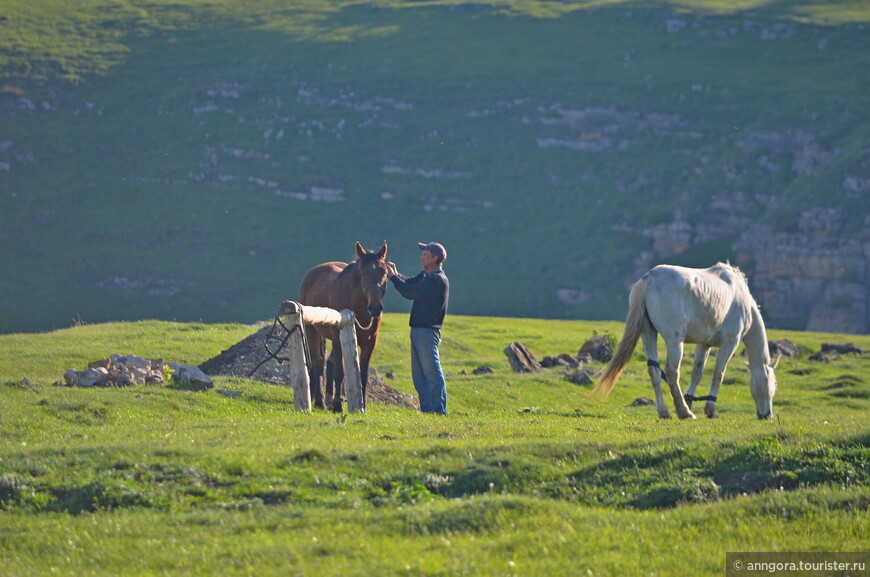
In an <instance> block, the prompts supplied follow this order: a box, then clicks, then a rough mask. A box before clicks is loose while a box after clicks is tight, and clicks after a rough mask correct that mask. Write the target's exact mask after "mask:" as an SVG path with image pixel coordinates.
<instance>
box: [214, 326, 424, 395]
mask: <svg viewBox="0 0 870 577" xmlns="http://www.w3.org/2000/svg"><path fill="white" fill-rule="evenodd" d="M276 330H277V331H279V332H278V333H276V334H275V335H272V325H266V326H264V327H263V328H261V329H259V330H258V331H257V332H255V333H254V334H252V335H250V336H248V337H246V338H244V339H243V340H241V341H239V342H238V343H236V344H235V345H233V346H231V347H230V348H228V349H227V350H225V351H223V352H222V353H221V354H219V355H217V356H216V357H213V358H211V359H209V360H207V361H205V362H204V363H202V364H201V365H199V368H200V370H202V372H204V373H205V374H207V375H210V376H232V377H243V378H247V379H255V380H258V381H264V382H267V383H274V384H279V385H284V386H290V365H289V364H288V363H287V362H279V360H278V359H275V358H273V357H272V356H271V355H270V354H269V351H268V350H267V349H266V345H267V344H268V346H269V349H271V350H272V351H273V352H275V353H277V355H278V357H279V358H280V357H286V355H287V353H286V351H282V350H280V344H281V339H282V338H283V337H284V335H285V334H286V333H285V331H283V329H281V328H280V327H277V329H276ZM267 339H268V341H267ZM367 388H368V391H367V393H368V400H369V401H372V402H375V403H381V404H383V405H398V406H400V407H408V408H409V409H418V410H419V408H420V405H419V401H418V400H417V399H416V398H415V397H412V396H411V395H406V394H404V393H403V392H402V391H400V390H398V389H395V388H393V387H391V386H390V385H388V384H386V383H385V382H384V379H383V378H382V377H381V376H379V375H377V374H370V375H369V383H368V387H367Z"/></svg>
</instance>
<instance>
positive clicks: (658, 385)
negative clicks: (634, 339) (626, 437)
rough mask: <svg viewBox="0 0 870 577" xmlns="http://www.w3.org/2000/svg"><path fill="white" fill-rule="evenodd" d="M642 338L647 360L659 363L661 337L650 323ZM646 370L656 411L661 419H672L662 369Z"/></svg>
mask: <svg viewBox="0 0 870 577" xmlns="http://www.w3.org/2000/svg"><path fill="white" fill-rule="evenodd" d="M640 337H641V340H642V341H643V352H644V354H645V355H646V360H647V361H653V362H656V363H658V361H659V351H658V337H659V335H658V333H657V332H656V330H655V329H654V328H653V327H652V325H651V324H650V323H648V322H645V323H644V326H643V331H642V332H641V333H640ZM646 370H647V372H648V373H649V379H650V381H651V382H652V387H653V392H654V393H655V395H656V411H657V412H658V414H659V418H660V419H670V418H671V413H670V411H668V406H667V405H666V404H665V398H664V396H663V395H662V375H663V374H664V373H663V372H662V369H661V368H659V367H655V366H650V365H649V364H647V367H646Z"/></svg>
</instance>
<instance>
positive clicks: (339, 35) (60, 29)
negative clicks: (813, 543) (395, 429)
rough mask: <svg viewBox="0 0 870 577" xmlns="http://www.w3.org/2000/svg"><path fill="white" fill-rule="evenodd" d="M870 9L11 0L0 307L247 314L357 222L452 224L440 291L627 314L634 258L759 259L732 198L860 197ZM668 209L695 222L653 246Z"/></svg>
mask: <svg viewBox="0 0 870 577" xmlns="http://www.w3.org/2000/svg"><path fill="white" fill-rule="evenodd" d="M868 22H870V4H868V3H867V2H834V3H830V2H826V3H822V2H818V1H808V0H789V1H777V2H767V1H746V2H724V1H718V0H717V1H712V0H681V1H674V2H626V1H616V0H607V1H576V2H572V1H566V2H559V1H554V2H543V1H526V0H506V1H499V2H491V3H486V2H484V3H480V2H473V3H471V2H464V1H454V0H450V1H431V2H418V1H398V0H396V1H379V2H369V1H366V2H355V1H338V0H329V1H328V0H306V1H301V0H300V1H293V2H284V1H280V2H279V1H277V0H263V1H258V2H241V1H240V0H217V1H211V2H207V3H203V2H198V1H194V0H178V1H176V0H173V1H169V0H153V1H152V0H149V1H144V0H130V1H125V2H116V1H112V0H75V1H66V0H63V1H61V0H51V1H49V0H43V1H40V2H37V3H34V2H26V1H24V0H4V2H3V3H2V6H0V118H2V129H0V225H2V226H0V269H2V270H3V271H4V273H5V274H3V275H2V276H0V294H2V295H3V298H2V299H0V332H16V331H33V330H50V329H53V328H60V327H64V326H67V325H68V324H69V323H70V322H71V320H72V319H82V320H84V321H87V322H106V321H118V320H138V319H143V318H159V319H163V320H179V321H193V322H195V321H199V320H203V321H206V322H253V321H255V320H257V319H261V318H265V317H268V316H269V315H270V314H271V313H272V310H271V308H272V307H273V306H274V303H275V302H280V301H281V300H282V299H283V298H290V297H293V296H295V292H296V288H297V286H298V283H299V281H300V279H301V278H302V276H303V275H304V273H305V271H306V270H308V269H309V268H310V267H312V266H314V265H316V264H318V263H320V262H325V261H329V260H346V259H349V258H351V257H352V255H353V246H354V242H355V241H357V240H359V241H361V242H362V243H363V244H365V245H366V246H372V247H373V246H380V243H381V242H382V241H383V240H385V239H386V240H387V241H388V242H389V244H390V247H391V255H393V257H394V258H395V260H396V262H397V263H399V265H400V268H402V269H405V270H407V269H410V268H411V267H415V266H416V259H417V252H416V250H417V249H416V245H415V242H416V241H418V240H430V239H437V240H439V241H441V242H443V243H444V244H445V245H446V246H447V247H448V248H449V249H450V254H451V257H450V262H449V263H448V266H449V270H450V272H451V275H452V277H451V278H454V279H455V282H456V283H457V284H456V290H455V291H454V295H453V299H452V300H451V307H452V308H451V310H452V311H454V312H457V313H462V314H471V315H497V316H526V317H532V318H567V319H573V318H584V319H620V318H623V317H624V311H625V302H626V293H627V291H626V286H627V284H628V283H630V281H632V280H634V279H635V278H637V276H639V274H640V273H641V272H643V270H645V269H643V267H642V266H641V269H642V270H637V269H638V267H639V266H640V265H638V264H637V259H638V258H641V259H644V258H646V259H647V260H649V259H652V260H654V261H656V262H652V261H649V263H648V264H650V265H652V264H657V263H658V261H661V260H667V261H668V262H669V263H670V264H683V265H689V266H704V267H706V266H710V265H711V264H713V263H714V262H715V261H716V260H725V259H728V258H730V259H731V260H732V262H735V263H736V264H738V265H740V266H741V267H743V268H744V269H745V270H746V271H747V272H750V273H751V270H752V263H750V262H747V263H743V262H740V261H739V260H737V259H736V258H735V257H736V256H737V250H736V249H735V243H736V242H737V241H738V240H739V238H740V235H741V234H743V233H744V232H745V230H746V227H747V225H748V223H749V222H762V223H765V224H769V225H770V226H772V227H773V230H774V231H778V232H783V233H792V232H794V231H796V230H798V229H799V227H800V223H801V222H802V221H801V220H800V218H801V214H802V211H804V210H807V209H810V208H814V207H821V208H832V209H833V210H835V211H837V213H838V214H841V215H842V218H843V223H842V237H843V239H844V240H843V242H846V240H848V239H850V238H854V237H856V236H857V235H858V234H860V232H861V231H863V230H864V229H866V226H867V224H866V222H865V217H866V215H867V213H868V210H870V205H868V200H867V198H868V196H867V195H866V194H863V193H861V192H860V190H858V192H855V191H850V190H847V189H844V187H843V183H844V180H845V179H847V178H854V179H856V180H855V182H856V183H857V184H855V185H854V186H857V187H860V186H864V185H865V184H862V183H865V181H866V180H867V179H868V175H867V168H866V167H867V163H868V154H870V153H868V151H867V147H866V142H865V140H866V138H865V135H866V134H867V133H868V132H870V117H868V110H870V91H868V87H870V75H868V72H867V70H870V66H868V64H870V56H868V55H870V50H868V46H867V34H866V31H865V27H866V25H867V23H868ZM333 201H334V202H333ZM723 207H724V208H723ZM675 222H685V223H687V224H689V225H691V226H692V227H693V232H692V233H691V238H690V241H689V244H690V245H691V246H690V247H688V248H686V250H684V251H682V252H679V254H669V253H668V252H667V251H665V253H661V254H660V253H655V254H653V253H651V252H650V251H651V250H652V245H653V240H652V236H651V234H653V233H654V232H655V230H657V229H656V227H659V226H667V225H669V224H672V223H675ZM654 229H655V230H654ZM828 241H830V242H832V243H833V244H835V245H836V244H837V242H839V241H837V242H835V241H834V240H833V239H828ZM858 242H860V240H858ZM680 250H682V249H680ZM672 252H678V251H676V250H675V251H672ZM507 259H510V262H511V264H510V265H508V264H507V263H506V260H507ZM643 262H644V263H646V262H647V261H643ZM513 266H517V267H519V269H520V273H521V274H516V272H515V271H514V270H513V268H512V267H513ZM850 274H851V275H852V277H849V275H850ZM842 275H843V279H844V280H850V282H859V283H861V282H865V280H866V279H863V278H862V277H861V273H860V270H859V269H856V270H852V271H849V270H846V271H844V272H843V273H842ZM493 287H499V288H498V289H494V288H493ZM501 287H507V288H509V290H500V288H501ZM562 290H564V291H568V293H567V294H569V295H575V296H576V298H568V299H564V298H560V296H559V295H560V291H562ZM389 298H390V299H393V297H389ZM764 304H765V303H762V305H764ZM406 306H407V304H406V303H405V302H404V301H403V300H402V299H399V298H395V299H393V300H391V302H389V306H388V310H393V311H403V310H407V308H404V307H406ZM805 320H806V319H805V318H798V319H797V320H795V321H794V326H789V325H783V328H803V327H802V326H798V325H799V324H800V322H801V321H805Z"/></svg>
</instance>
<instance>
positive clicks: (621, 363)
mask: <svg viewBox="0 0 870 577" xmlns="http://www.w3.org/2000/svg"><path fill="white" fill-rule="evenodd" d="M646 283H647V277H646V275H644V276H643V277H641V279H640V280H639V281H637V282H636V283H634V286H633V287H631V294H630V295H629V297H628V316H627V317H626V319H625V332H624V333H623V334H622V340H621V341H619V346H618V347H616V353H614V355H613V358H612V359H610V362H609V363H607V366H606V367H604V370H603V371H602V372H601V378H600V379H598V382H597V383H596V384H595V387H593V388H592V394H594V395H599V396H601V398H603V399H606V398H607V396H608V395H610V391H612V390H613V387H614V386H615V385H616V381H617V380H618V379H619V375H621V374H622V371H623V370H625V366H626V365H627V364H628V361H630V360H631V355H632V354H633V353H634V349H635V347H636V346H637V341H638V340H639V339H640V334H641V332H642V330H643V323H644V320H645V317H646V304H644V300H645V299H644V296H645V294H646Z"/></svg>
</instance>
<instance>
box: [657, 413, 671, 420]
mask: <svg viewBox="0 0 870 577" xmlns="http://www.w3.org/2000/svg"><path fill="white" fill-rule="evenodd" d="M670 418H671V414H670V413H669V412H667V411H665V412H664V413H659V419H670Z"/></svg>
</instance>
